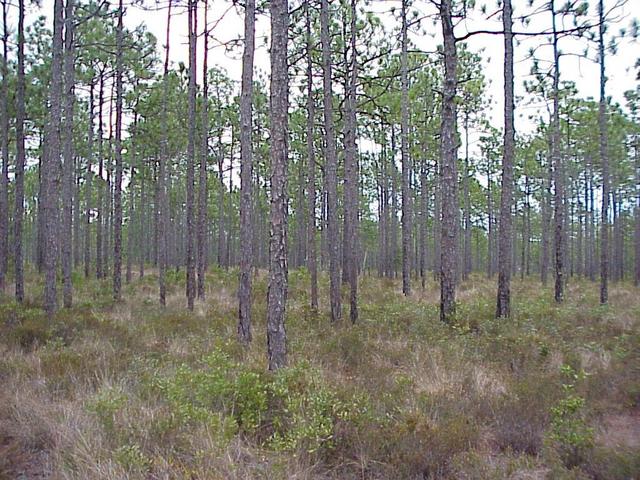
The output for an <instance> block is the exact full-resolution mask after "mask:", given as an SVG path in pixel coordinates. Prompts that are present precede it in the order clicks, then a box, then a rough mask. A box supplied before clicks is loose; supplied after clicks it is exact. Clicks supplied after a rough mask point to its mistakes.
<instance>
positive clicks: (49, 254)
mask: <svg viewBox="0 0 640 480" xmlns="http://www.w3.org/2000/svg"><path fill="white" fill-rule="evenodd" d="M62 12H63V4H62V0H55V2H54V7H53V43H52V61H51V84H50V87H49V105H50V108H49V121H48V123H47V130H48V132H47V138H48V141H47V147H48V148H47V152H46V153H45V155H44V161H43V165H42V166H43V170H44V171H43V172H42V182H43V183H42V184H43V200H42V204H43V207H42V214H43V217H44V251H43V256H44V258H43V263H44V265H43V266H44V272H45V284H44V308H45V310H46V312H47V314H48V315H49V317H52V316H53V314H54V313H55V311H56V309H57V308H58V300H57V291H56V270H57V263H58V262H57V257H58V241H57V239H58V233H59V232H58V192H59V190H60V189H59V186H60V129H61V120H62V51H63V45H62V43H63V42H62V30H63V21H64V20H63V13H62Z"/></svg>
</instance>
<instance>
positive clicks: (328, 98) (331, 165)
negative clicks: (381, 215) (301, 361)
mask: <svg viewBox="0 0 640 480" xmlns="http://www.w3.org/2000/svg"><path fill="white" fill-rule="evenodd" d="M320 39H321V43H322V69H323V110H324V134H325V148H326V152H325V182H326V187H325V188H326V190H327V232H328V236H327V247H328V250H329V281H330V286H329V297H330V303H331V321H332V322H337V321H339V320H340V319H341V317H342V307H341V305H340V303H341V298H340V271H339V269H340V267H339V265H340V263H339V262H340V260H339V250H338V248H339V239H338V237H339V232H338V192H337V190H338V157H337V153H336V140H335V130H334V125H333V87H332V74H331V36H330V35H329V1H328V0H321V10H320Z"/></svg>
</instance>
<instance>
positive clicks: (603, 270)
mask: <svg viewBox="0 0 640 480" xmlns="http://www.w3.org/2000/svg"><path fill="white" fill-rule="evenodd" d="M598 16H599V20H600V27H599V29H598V53H599V57H600V103H599V104H598V129H599V146H600V162H601V164H602V218H601V222H600V229H601V230H600V303H601V304H606V303H608V302H609V155H608V152H607V151H608V138H607V110H606V109H607V106H606V101H607V99H606V96H605V82H606V77H605V66H604V30H605V24H604V2H603V0H599V1H598Z"/></svg>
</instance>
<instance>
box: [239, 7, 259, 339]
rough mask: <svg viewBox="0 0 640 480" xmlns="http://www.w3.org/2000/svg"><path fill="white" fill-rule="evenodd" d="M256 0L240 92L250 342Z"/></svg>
mask: <svg viewBox="0 0 640 480" xmlns="http://www.w3.org/2000/svg"><path fill="white" fill-rule="evenodd" d="M255 16H256V3H255V0H247V3H246V6H245V16H244V52H243V54H242V87H241V93H240V249H241V254H240V281H239V286H238V337H239V339H240V341H241V342H242V343H244V344H245V345H246V344H248V343H249V342H250V341H251V267H252V266H253V246H254V243H253V225H252V218H251V209H252V208H253V204H252V203H253V202H252V200H253V199H252V186H253V185H252V182H253V152H252V151H251V142H252V135H251V131H252V128H253V116H252V108H253V54H254V50H255V29H256V26H255V21H256V19H255Z"/></svg>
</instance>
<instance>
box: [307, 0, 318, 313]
mask: <svg viewBox="0 0 640 480" xmlns="http://www.w3.org/2000/svg"><path fill="white" fill-rule="evenodd" d="M309 2H310V0H306V1H305V15H306V42H307V45H306V49H307V138H306V140H307V169H308V178H307V197H308V201H309V206H308V208H309V217H308V224H307V265H308V268H309V273H310V274H311V309H312V310H314V311H316V310H318V265H317V259H316V159H315V150H314V147H313V130H314V128H313V127H314V120H315V113H314V112H315V106H314V99H313V60H312V49H313V47H312V38H311V12H310V11H309Z"/></svg>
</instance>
